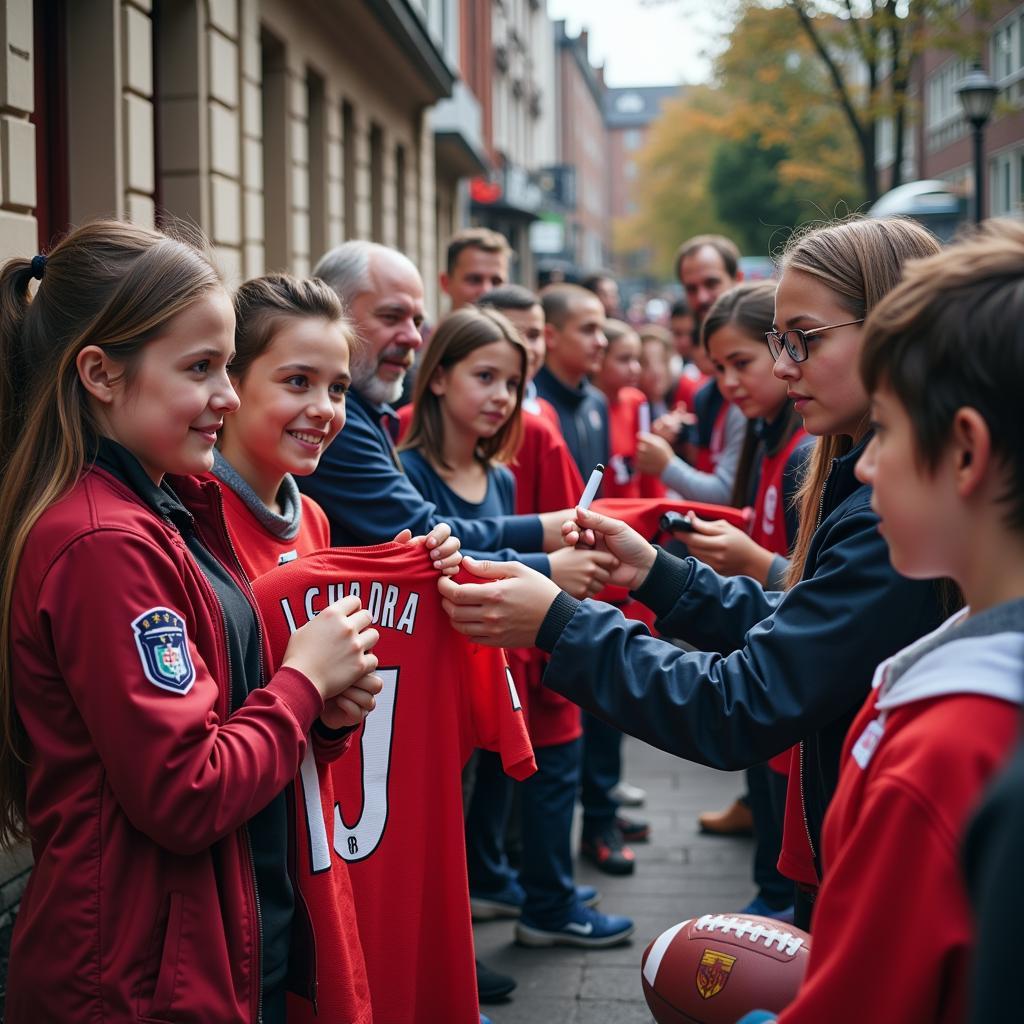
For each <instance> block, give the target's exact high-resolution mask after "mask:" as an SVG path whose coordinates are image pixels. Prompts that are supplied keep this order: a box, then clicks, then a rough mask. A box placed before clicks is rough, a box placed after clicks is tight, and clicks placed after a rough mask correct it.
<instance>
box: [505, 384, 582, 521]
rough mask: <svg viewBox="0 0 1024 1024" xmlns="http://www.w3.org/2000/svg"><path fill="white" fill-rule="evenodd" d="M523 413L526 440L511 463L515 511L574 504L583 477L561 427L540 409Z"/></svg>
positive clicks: (526, 512) (523, 512) (552, 509)
mask: <svg viewBox="0 0 1024 1024" xmlns="http://www.w3.org/2000/svg"><path fill="white" fill-rule="evenodd" d="M546 404H547V403H545V405H546ZM522 415H523V443H522V444H521V445H520V447H519V451H518V452H517V453H516V457H515V459H514V460H513V461H512V462H511V463H510V464H509V469H511V470H512V475H513V476H514V477H515V478H516V514H517V515H529V514H532V513H537V512H557V511H558V510H559V509H563V508H572V506H573V505H574V504H575V502H577V501H579V498H580V495H581V494H582V493H583V480H582V478H581V477H580V471H579V470H578V469H577V468H576V463H575V461H574V460H573V457H572V455H571V454H570V453H569V446H568V445H567V444H566V443H565V438H564V437H562V432H561V430H560V429H559V428H556V427H555V426H553V425H552V423H551V421H550V420H549V419H548V418H547V417H546V416H545V415H544V414H543V413H542V412H540V411H537V412H529V411H527V410H526V409H525V408H524V409H523V414H522ZM556 416H557V414H556Z"/></svg>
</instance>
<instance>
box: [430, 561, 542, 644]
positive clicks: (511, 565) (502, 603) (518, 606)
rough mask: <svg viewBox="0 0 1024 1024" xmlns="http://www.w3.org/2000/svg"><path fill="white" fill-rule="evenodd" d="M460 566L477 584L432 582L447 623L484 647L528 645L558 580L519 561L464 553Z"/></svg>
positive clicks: (532, 640) (453, 581)
mask: <svg viewBox="0 0 1024 1024" xmlns="http://www.w3.org/2000/svg"><path fill="white" fill-rule="evenodd" d="M462 565H463V568H464V569H466V570H467V571H468V572H470V573H472V574H473V575H474V576H477V577H479V579H481V580H487V581H489V582H486V583H484V582H481V583H456V582H455V580H453V579H449V578H448V577H445V576H442V577H441V578H440V579H439V580H438V581H437V589H438V590H439V591H440V592H441V604H442V606H443V607H444V610H445V611H446V612H447V613H448V617H449V618H450V619H451V622H452V626H453V627H454V628H455V629H456V630H457V631H458V632H459V633H462V634H464V635H465V636H468V637H469V638H470V640H472V641H473V642H474V643H478V644H486V645H487V646H489V647H532V646H533V645H534V644H535V643H536V642H537V631H538V630H539V629H540V627H541V623H542V622H543V621H544V616H545V615H547V613H548V609H549V608H550V607H551V604H552V602H553V601H554V600H555V598H556V597H558V594H559V588H558V584H557V583H555V582H554V581H553V580H549V579H548V578H547V576H543V575H541V573H539V572H535V571H534V570H533V569H530V568H528V567H527V566H525V565H523V564H522V563H520V562H478V561H477V560H476V559H475V558H470V557H469V556H467V557H466V558H464V559H463V563H462Z"/></svg>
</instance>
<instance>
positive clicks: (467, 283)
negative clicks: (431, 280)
mask: <svg viewBox="0 0 1024 1024" xmlns="http://www.w3.org/2000/svg"><path fill="white" fill-rule="evenodd" d="M511 255H512V249H511V247H510V246H509V244H508V239H506V238H505V236H504V235H502V234H499V233H498V232H497V231H491V230H490V228H479V227H478V228H463V229H462V230H461V231H457V232H456V233H455V234H454V235H452V237H451V240H450V241H449V242H448V252H447V260H446V263H445V269H444V270H442V271H441V279H440V284H441V291H443V292H444V293H445V295H447V296H448V298H449V299H450V300H451V308H452V309H461V308H462V307H463V306H468V305H470V304H471V303H474V302H476V300H477V299H479V298H480V296H481V295H483V294H484V293H485V292H489V291H491V289H493V288H500V287H501V286H502V285H503V284H505V282H506V281H508V265H509V259H510V257H511Z"/></svg>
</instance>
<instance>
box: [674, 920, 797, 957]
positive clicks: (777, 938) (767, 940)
mask: <svg viewBox="0 0 1024 1024" xmlns="http://www.w3.org/2000/svg"><path fill="white" fill-rule="evenodd" d="M694 928H696V929H697V931H702V932H703V931H708V932H722V933H723V934H726V935H728V934H730V933H731V934H733V935H735V936H736V938H738V939H742V938H744V937H745V938H746V939H747V941H748V942H762V941H763V942H764V945H765V948H766V949H771V948H772V946H773V945H774V946H777V947H778V949H779V951H780V952H782V951H785V952H786V953H787V954H788V955H789V956H795V955H796V953H797V951H798V950H799V949H800V947H801V946H803V944H804V940H803V939H802V938H801V937H800V936H799V935H794V934H793V933H792V932H787V931H786V930H785V929H782V928H768V927H766V926H765V925H763V924H759V923H755V922H754V921H751V920H750V919H749V918H747V917H734V916H731V915H727V914H705V915H704V916H703V917H700V918H698V919H697V921H696V923H695V924H694Z"/></svg>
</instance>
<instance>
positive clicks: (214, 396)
mask: <svg viewBox="0 0 1024 1024" xmlns="http://www.w3.org/2000/svg"><path fill="white" fill-rule="evenodd" d="M234 350H235V313H234V309H233V308H232V305H231V300H230V299H229V298H228V296H227V295H226V294H225V293H224V292H223V291H222V290H220V289H218V290H216V291H213V292H210V293H209V294H208V295H206V296H204V297H203V298H201V299H199V300H197V301H196V302H195V303H193V304H192V305H191V306H189V307H188V308H187V309H185V310H183V311H182V312H181V313H179V314H178V315H177V316H176V317H174V318H173V319H172V320H171V321H170V323H169V324H168V327H167V330H166V331H165V332H164V333H163V334H162V335H160V336H159V337H158V338H157V339H156V340H155V341H153V342H152V343H150V344H149V345H147V346H146V347H145V348H144V349H143V350H142V352H141V354H140V356H139V360H138V364H137V365H136V367H135V373H134V376H133V379H132V380H131V382H130V383H127V384H125V385H123V386H122V385H116V386H114V387H113V388H112V389H111V390H110V391H109V399H108V400H105V401H102V402H101V403H98V406H97V417H98V419H99V420H100V423H101V429H102V431H103V433H104V434H105V435H106V436H108V437H110V438H112V439H113V440H115V441H117V442H118V443H119V444H122V445H124V447H125V448H127V449H128V450H129V451H130V452H132V454H133V455H135V457H136V458H137V459H138V460H139V462H140V463H141V464H142V466H143V468H144V469H145V470H146V472H147V473H148V474H149V476H150V478H151V479H152V480H154V481H155V482H159V481H160V480H161V479H162V477H163V475H164V474H165V473H173V474H178V475H188V474H200V473H205V472H208V471H209V470H210V469H211V468H212V467H213V447H214V445H215V443H216V441H217V432H218V431H219V430H220V429H221V427H222V426H223V424H224V417H225V416H227V415H228V414H229V413H232V412H234V411H235V410H236V409H237V408H238V396H237V395H236V394H235V392H234V390H233V389H232V387H231V382H230V380H229V379H228V374H227V365H228V361H229V360H230V358H231V356H232V355H233V353H234ZM114 369H115V370H116V369H117V368H116V367H114Z"/></svg>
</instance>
